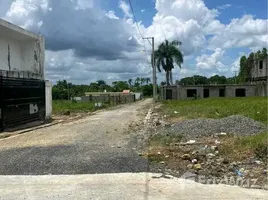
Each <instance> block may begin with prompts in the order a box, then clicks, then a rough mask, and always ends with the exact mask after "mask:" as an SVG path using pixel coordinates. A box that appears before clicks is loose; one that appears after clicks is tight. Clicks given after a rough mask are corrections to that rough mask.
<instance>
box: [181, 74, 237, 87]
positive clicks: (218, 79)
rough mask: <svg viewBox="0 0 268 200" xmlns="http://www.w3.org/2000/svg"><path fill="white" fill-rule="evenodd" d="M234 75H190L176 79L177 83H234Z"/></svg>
mask: <svg viewBox="0 0 268 200" xmlns="http://www.w3.org/2000/svg"><path fill="white" fill-rule="evenodd" d="M235 82H236V81H235V77H233V78H226V77H225V76H219V75H214V76H211V77H210V78H207V77H205V76H200V75H194V76H191V77H185V78H182V79H181V80H179V81H176V83H177V84H179V85H208V84H234V83H235Z"/></svg>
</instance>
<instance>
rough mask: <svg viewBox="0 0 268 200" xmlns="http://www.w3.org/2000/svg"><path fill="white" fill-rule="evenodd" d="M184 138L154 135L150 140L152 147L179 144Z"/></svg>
mask: <svg viewBox="0 0 268 200" xmlns="http://www.w3.org/2000/svg"><path fill="white" fill-rule="evenodd" d="M182 138H183V136H182V135H178V136H171V135H160V134H158V135H154V136H152V137H151V138H150V145H151V146H169V145H170V144H172V143H177V142H180V141H181V140H182Z"/></svg>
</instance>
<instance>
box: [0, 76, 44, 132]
mask: <svg viewBox="0 0 268 200" xmlns="http://www.w3.org/2000/svg"><path fill="white" fill-rule="evenodd" d="M44 118H45V81H42V80H37V79H23V78H8V77H2V76H0V129H1V130H3V129H4V128H7V127H13V126H16V125H19V124H24V123H28V122H32V121H37V120H43V119H44Z"/></svg>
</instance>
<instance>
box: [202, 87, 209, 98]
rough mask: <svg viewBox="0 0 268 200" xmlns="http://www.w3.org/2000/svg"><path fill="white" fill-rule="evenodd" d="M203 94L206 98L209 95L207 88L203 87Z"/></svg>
mask: <svg viewBox="0 0 268 200" xmlns="http://www.w3.org/2000/svg"><path fill="white" fill-rule="evenodd" d="M203 95H204V98H208V97H209V89H204V90H203Z"/></svg>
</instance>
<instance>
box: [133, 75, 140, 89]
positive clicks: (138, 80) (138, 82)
mask: <svg viewBox="0 0 268 200" xmlns="http://www.w3.org/2000/svg"><path fill="white" fill-rule="evenodd" d="M140 80H141V79H140V77H137V78H136V79H135V83H134V85H135V87H139V86H140Z"/></svg>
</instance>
